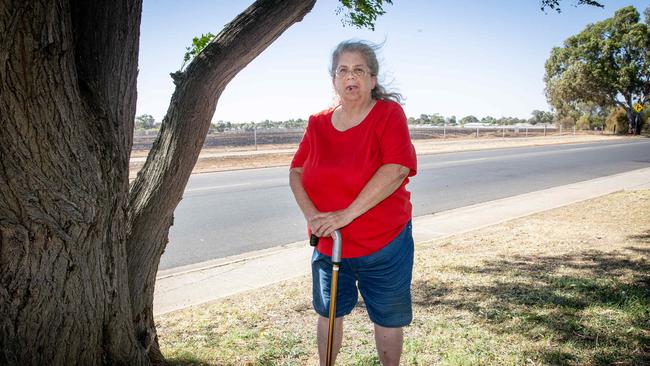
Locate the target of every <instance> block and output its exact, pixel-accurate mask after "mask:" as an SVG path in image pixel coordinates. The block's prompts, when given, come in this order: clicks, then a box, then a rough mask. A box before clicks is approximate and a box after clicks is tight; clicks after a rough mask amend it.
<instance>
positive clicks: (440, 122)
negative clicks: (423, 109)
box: [431, 113, 445, 126]
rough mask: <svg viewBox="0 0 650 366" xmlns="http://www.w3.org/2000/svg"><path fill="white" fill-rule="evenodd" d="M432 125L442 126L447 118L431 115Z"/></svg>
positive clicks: (435, 114) (436, 114)
mask: <svg viewBox="0 0 650 366" xmlns="http://www.w3.org/2000/svg"><path fill="white" fill-rule="evenodd" d="M431 124H432V125H434V126H442V125H444V124H445V117H443V116H441V115H440V114H438V113H434V114H432V115H431Z"/></svg>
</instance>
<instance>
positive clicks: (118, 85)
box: [0, 0, 315, 365]
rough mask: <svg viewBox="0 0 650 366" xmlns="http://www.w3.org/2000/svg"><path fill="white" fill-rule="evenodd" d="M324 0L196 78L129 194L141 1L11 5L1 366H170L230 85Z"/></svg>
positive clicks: (301, 4)
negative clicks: (174, 244)
mask: <svg viewBox="0 0 650 366" xmlns="http://www.w3.org/2000/svg"><path fill="white" fill-rule="evenodd" d="M314 2H315V0H288V1H282V0H263V1H257V2H256V3H255V4H253V5H252V6H251V7H250V8H249V9H248V10H246V11H245V12H244V13H242V14H241V15H240V16H238V17H237V18H236V19H235V20H234V21H233V22H232V23H231V24H229V25H228V26H226V28H225V29H224V31H223V32H222V33H220V35H219V36H218V37H217V39H216V40H215V41H214V42H213V43H212V44H211V45H210V46H208V47H207V48H206V50H205V51H204V52H203V53H202V54H201V55H200V56H199V57H198V58H197V59H196V60H194V61H193V62H192V63H191V64H190V65H189V67H188V68H187V70H186V71H185V72H183V73H179V74H175V79H176V80H175V82H176V85H177V87H176V91H175V93H174V96H173V98H172V102H171V105H170V107H169V110H168V113H167V116H166V117H165V119H164V121H163V128H162V131H161V135H160V137H159V139H158V141H157V143H156V145H155V147H154V149H153V150H152V152H151V154H150V157H149V160H148V161H147V163H146V164H145V167H144V168H143V171H142V172H141V173H140V174H139V175H138V177H137V179H136V181H135V182H134V183H133V185H132V187H131V190H130V191H129V181H128V161H129V155H130V149H131V144H132V131H133V120H134V117H135V101H136V77H137V59H138V42H139V28H140V16H141V5H142V2H141V1H138V0H133V1H126V0H122V1H116V0H96V1H81V0H69V1H66V0H47V1H46V0H40V1H39V0H33V1H23V0H0V123H1V125H0V364H2V365H101V364H104V365H147V364H151V363H163V362H164V358H163V357H162V355H160V353H159V350H158V347H157V340H156V337H155V327H154V322H153V318H152V303H153V288H154V281H155V274H156V272H157V268H158V263H159V260H160V256H161V254H162V252H163V251H164V248H165V245H166V243H167V233H168V231H169V227H170V225H171V224H172V213H173V211H174V209H175V208H176V205H177V204H178V202H179V201H180V199H181V197H182V192H183V189H184V187H185V184H186V182H187V180H188V178H189V175H190V172H191V169H192V167H193V165H194V163H195V162H196V159H197V157H198V153H199V151H200V148H201V146H202V143H203V140H204V138H205V135H206V133H207V129H208V126H209V123H210V120H211V118H212V115H213V114H214V110H215V107H216V103H217V99H218V98H219V95H220V93H221V92H222V91H223V89H224V87H225V86H226V84H227V83H228V82H229V81H230V80H231V79H232V78H233V77H234V76H235V75H236V74H237V72H239V71H240V70H241V69H242V68H243V67H244V66H246V64H248V63H249V62H250V61H251V60H252V59H253V58H255V57H256V56H257V55H258V54H259V53H260V52H262V51H263V50H264V49H265V48H266V47H267V46H268V45H269V44H270V43H271V42H273V40H275V39H276V38H277V37H278V36H279V35H280V34H282V32H283V31H284V30H286V29H287V28H288V27H289V26H291V25H292V24H293V23H295V22H297V21H300V20H301V19H302V17H303V16H304V15H305V14H306V13H308V12H309V11H310V10H311V8H312V7H313V4H314Z"/></svg>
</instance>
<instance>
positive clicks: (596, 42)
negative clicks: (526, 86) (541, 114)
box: [544, 6, 650, 134]
mask: <svg viewBox="0 0 650 366" xmlns="http://www.w3.org/2000/svg"><path fill="white" fill-rule="evenodd" d="M544 81H545V82H546V96H547V98H548V101H549V103H550V104H551V105H552V106H553V107H554V108H556V109H557V110H558V111H560V112H561V114H566V113H563V112H564V111H567V110H569V109H571V108H573V106H574V105H575V104H576V103H579V102H593V103H595V104H597V105H599V106H601V107H603V108H605V107H608V106H618V107H621V108H623V109H624V110H625V112H626V114H627V120H628V124H629V127H630V129H633V130H634V132H635V133H637V134H638V133H640V127H641V126H640V124H637V123H636V121H637V112H636V111H635V110H634V105H635V104H636V103H640V104H647V103H648V102H649V101H650V30H649V27H648V25H646V24H643V23H639V13H638V12H637V10H636V9H635V8H634V7H633V6H628V7H625V8H622V9H620V10H618V11H616V13H615V14H614V17H612V18H609V19H606V20H604V21H601V22H597V23H595V24H590V25H588V26H587V27H586V28H585V29H584V30H583V31H582V32H580V33H579V34H577V35H575V36H572V37H569V38H568V39H567V40H566V41H565V42H564V46H563V47H556V48H554V49H553V50H552V51H551V56H550V57H549V59H548V60H547V61H546V75H545V77H544Z"/></svg>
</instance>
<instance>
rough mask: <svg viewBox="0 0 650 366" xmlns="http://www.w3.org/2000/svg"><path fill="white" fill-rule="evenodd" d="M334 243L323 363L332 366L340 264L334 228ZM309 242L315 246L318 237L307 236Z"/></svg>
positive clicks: (337, 233)
mask: <svg viewBox="0 0 650 366" xmlns="http://www.w3.org/2000/svg"><path fill="white" fill-rule="evenodd" d="M332 239H334V245H333V246H332V286H331V288H330V318H329V329H328V331H327V357H326V358H325V365H327V366H332V348H333V346H334V321H335V320H336V295H337V293H338V284H339V267H340V266H341V246H342V243H341V232H339V231H338V230H334V232H333V233H332ZM309 244H311V245H312V246H315V245H316V244H318V237H317V236H315V235H312V236H311V237H310V238H309Z"/></svg>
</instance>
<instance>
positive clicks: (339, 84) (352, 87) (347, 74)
mask: <svg viewBox="0 0 650 366" xmlns="http://www.w3.org/2000/svg"><path fill="white" fill-rule="evenodd" d="M334 70H335V73H334V80H333V83H334V90H335V91H336V94H338V95H339V97H340V98H341V101H346V102H353V101H362V100H364V99H366V98H371V92H372V89H374V88H375V85H376V84H377V77H376V76H373V75H371V74H370V68H368V65H367V63H366V59H365V58H364V57H363V56H362V55H361V54H360V53H358V52H344V53H342V54H341V55H340V56H339V63H338V65H336V68H335V69H334Z"/></svg>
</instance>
